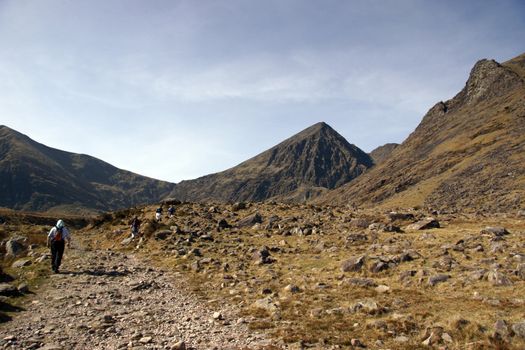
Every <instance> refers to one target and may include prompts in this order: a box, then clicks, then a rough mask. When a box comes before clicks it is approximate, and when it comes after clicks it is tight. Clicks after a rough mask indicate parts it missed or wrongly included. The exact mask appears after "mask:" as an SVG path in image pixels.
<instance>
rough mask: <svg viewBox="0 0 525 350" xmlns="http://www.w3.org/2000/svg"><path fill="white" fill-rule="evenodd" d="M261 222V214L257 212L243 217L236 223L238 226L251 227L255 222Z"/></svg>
mask: <svg viewBox="0 0 525 350" xmlns="http://www.w3.org/2000/svg"><path fill="white" fill-rule="evenodd" d="M262 222H263V219H262V216H261V215H260V214H259V213H255V214H252V215H250V216H247V217H245V218H244V219H241V220H239V222H238V223H237V226H238V227H251V226H253V225H255V224H260V223H262Z"/></svg>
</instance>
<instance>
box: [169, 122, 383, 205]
mask: <svg viewBox="0 0 525 350" xmlns="http://www.w3.org/2000/svg"><path fill="white" fill-rule="evenodd" d="M372 165H373V161H372V159H371V158H370V157H369V156H368V155H367V154H366V153H365V152H363V151H362V150H360V149H359V148H358V147H356V146H354V145H351V144H350V143H348V141H346V140H345V139H344V138H343V137H342V136H341V135H339V134H338V133H337V132H336V131H335V130H334V129H332V128H331V127H330V126H329V125H327V124H325V123H317V124H315V125H313V126H311V127H309V128H307V129H305V130H303V131H301V132H300V133H298V134H296V135H295V136H292V137H290V138H289V139H287V140H285V141H283V142H281V143H280V144H278V145H277V146H275V147H273V148H271V149H269V150H267V151H265V152H263V153H261V154H259V155H257V156H255V157H254V158H251V159H249V160H247V161H245V162H243V163H241V164H239V165H237V166H236V167H234V168H231V169H229V170H226V171H223V172H220V173H216V174H211V175H208V176H204V177H201V178H198V179H196V180H190V181H182V182H181V183H179V184H177V187H176V188H175V190H174V192H173V193H172V196H173V197H176V198H179V199H182V200H190V201H222V202H227V201H263V200H266V199H276V200H283V201H304V200H306V199H308V198H312V197H316V196H318V195H319V194H320V193H323V192H326V191H327V190H329V189H334V188H337V187H339V186H341V185H343V184H345V183H347V182H349V181H350V180H352V179H354V178H355V177H357V176H359V175H361V174H362V173H363V172H364V171H365V170H366V169H368V168H369V167H371V166H372Z"/></svg>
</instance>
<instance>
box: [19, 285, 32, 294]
mask: <svg viewBox="0 0 525 350" xmlns="http://www.w3.org/2000/svg"><path fill="white" fill-rule="evenodd" d="M17 290H18V291H19V292H20V293H23V294H27V293H29V286H28V285H27V284H26V283H21V284H20V285H18V287H17Z"/></svg>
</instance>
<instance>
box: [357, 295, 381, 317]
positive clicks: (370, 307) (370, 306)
mask: <svg viewBox="0 0 525 350" xmlns="http://www.w3.org/2000/svg"><path fill="white" fill-rule="evenodd" d="M350 309H351V310H352V312H357V311H362V312H365V313H367V314H370V315H376V314H379V313H381V312H382V311H383V309H382V308H380V307H379V305H378V304H377V302H376V301H375V300H373V299H364V300H360V301H358V302H357V303H355V304H354V305H353V306H352V307H351V308H350Z"/></svg>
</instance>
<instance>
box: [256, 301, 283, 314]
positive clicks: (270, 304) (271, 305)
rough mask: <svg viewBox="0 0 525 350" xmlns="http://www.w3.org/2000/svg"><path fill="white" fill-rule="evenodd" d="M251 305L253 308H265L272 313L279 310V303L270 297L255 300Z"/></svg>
mask: <svg viewBox="0 0 525 350" xmlns="http://www.w3.org/2000/svg"><path fill="white" fill-rule="evenodd" d="M252 307H253V308H254V309H260V310H265V311H267V312H269V313H270V314H274V313H276V312H278V311H279V305H278V304H277V303H275V302H274V301H273V299H272V297H266V298H263V299H259V300H256V301H255V302H254V303H253V304H252Z"/></svg>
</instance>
